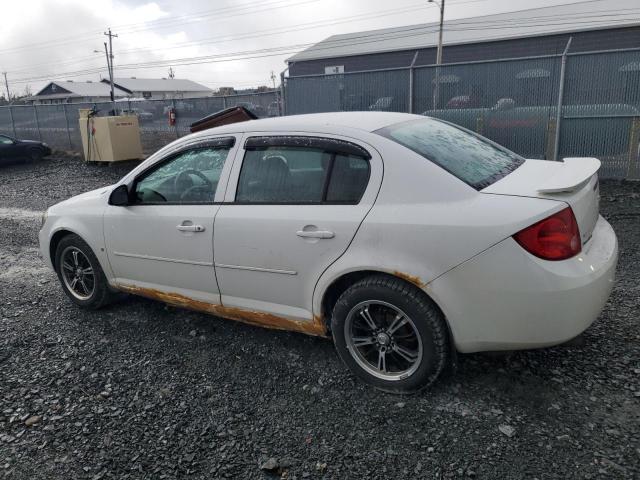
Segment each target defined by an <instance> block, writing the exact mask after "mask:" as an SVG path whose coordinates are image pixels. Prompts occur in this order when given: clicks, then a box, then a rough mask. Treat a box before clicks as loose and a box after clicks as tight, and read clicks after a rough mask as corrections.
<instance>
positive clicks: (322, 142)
mask: <svg viewBox="0 0 640 480" xmlns="http://www.w3.org/2000/svg"><path fill="white" fill-rule="evenodd" d="M269 147H307V148H316V149H319V150H324V151H325V152H327V153H336V154H338V153H342V154H344V155H354V156H357V157H362V158H364V159H365V160H371V154H370V153H369V152H368V151H367V149H365V148H364V147H361V146H360V145H358V144H356V143H352V142H348V141H346V140H338V139H337V138H328V137H315V136H309V137H307V136H304V135H271V136H266V135H265V136H262V135H260V136H253V137H249V138H247V140H245V142H244V150H245V151H248V150H266V149H267V148H269Z"/></svg>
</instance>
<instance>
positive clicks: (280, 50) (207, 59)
mask: <svg viewBox="0 0 640 480" xmlns="http://www.w3.org/2000/svg"><path fill="white" fill-rule="evenodd" d="M627 10H636V9H627ZM585 13H589V14H591V13H599V12H585ZM589 16H590V15H582V17H583V18H588V17H589ZM599 16H602V15H599ZM556 17H557V16H556ZM534 18H541V19H542V18H545V16H541V17H540V16H539V17H531V18H530V19H534ZM572 18H574V21H572V22H568V23H567V22H560V23H551V25H556V26H563V25H571V26H574V25H579V24H581V23H588V24H590V25H593V24H594V23H595V24H597V23H598V22H597V21H588V22H575V18H576V16H573V17H572ZM578 18H580V16H578ZM530 19H527V20H530ZM466 20H471V19H460V20H459V21H457V22H456V21H451V22H449V28H446V29H445V31H462V30H482V29H487V28H490V26H496V25H500V24H498V23H495V22H494V23H492V22H488V23H487V22H485V23H479V22H468V21H466ZM501 21H504V20H501ZM509 21H511V22H513V20H511V19H509ZM620 21H626V20H620ZM602 22H606V23H607V24H610V23H611V20H602ZM474 25H480V26H481V28H473V27H474ZM539 25H550V23H549V22H546V23H543V24H534V23H520V24H518V23H512V25H507V26H504V25H501V28H522V27H532V26H539ZM452 26H464V28H461V29H455V28H451V27H452ZM412 30H414V31H415V30H421V31H419V32H418V33H416V34H411V35H400V36H398V35H394V34H397V33H405V32H409V31H412ZM431 32H432V30H428V29H425V28H424V25H420V26H414V27H409V28H402V29H394V30H393V31H392V32H379V31H374V32H370V33H363V34H362V35H357V36H353V35H351V36H348V37H346V38H338V39H335V40H333V41H324V42H321V43H320V44H319V45H322V47H317V48H314V51H318V50H328V49H333V48H340V47H342V46H344V45H340V43H346V44H348V45H357V44H359V43H371V41H367V42H358V43H354V42H353V40H355V39H358V38H367V37H376V38H375V39H374V40H373V41H374V42H375V41H381V40H389V39H394V38H405V37H412V36H414V37H417V36H420V35H424V34H425V33H431ZM331 44H336V45H335V46H332V45H331ZM310 45H313V44H297V45H287V46H281V47H274V48H270V49H261V50H249V51H243V52H231V53H221V54H217V55H207V56H199V57H183V58H178V59H171V60H160V61H154V62H146V63H130V64H124V65H122V67H123V69H125V70H131V69H136V68H140V69H144V68H154V67H160V66H168V65H169V64H182V65H194V64H201V63H217V62H222V61H225V62H229V61H238V60H244V59H250V58H264V57H269V56H280V55H285V54H289V53H295V49H300V48H304V47H307V46H310ZM291 50H293V51H291ZM247 55H250V56H247ZM234 57H237V58H234ZM99 71H102V69H100V68H98V69H95V68H93V69H84V70H78V71H73V72H64V73H61V74H56V75H51V74H49V75H46V76H37V77H30V78H20V79H17V80H16V83H26V82H29V81H36V80H41V79H47V78H51V79H53V78H59V77H61V76H74V75H86V74H90V73H97V72H99Z"/></svg>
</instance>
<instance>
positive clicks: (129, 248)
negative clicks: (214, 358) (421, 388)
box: [104, 137, 235, 304]
mask: <svg viewBox="0 0 640 480" xmlns="http://www.w3.org/2000/svg"><path fill="white" fill-rule="evenodd" d="M234 144H235V138H234V137H225V138H217V139H209V140H207V141H206V142H202V143H199V144H195V145H189V146H188V147H185V148H183V149H181V150H178V151H175V152H173V153H171V154H169V155H168V157H166V158H164V159H162V160H160V161H159V162H156V163H154V164H153V165H152V166H151V167H150V168H148V169H146V170H145V171H143V172H142V173H141V174H139V175H138V176H136V178H135V180H134V181H133V183H132V185H131V187H130V191H131V196H132V198H131V205H129V206H125V207H120V206H112V205H110V206H108V207H107V209H106V211H105V215H104V232H105V243H106V246H107V249H108V258H109V263H110V266H111V269H112V271H113V273H114V276H115V281H116V283H117V284H118V285H120V286H122V287H127V288H126V289H127V290H130V291H135V292H136V293H141V294H145V293H146V294H148V295H151V296H154V297H157V296H158V292H165V293H166V292H168V293H171V294H177V295H181V296H183V297H189V298H190V299H195V300H201V301H204V302H209V303H215V304H219V303H220V296H219V290H218V285H217V282H216V278H215V269H214V267H213V231H214V229H213V225H214V218H215V216H216V213H217V211H218V209H219V208H220V207H219V204H218V203H217V202H216V199H217V200H218V201H219V200H222V198H223V195H224V187H225V186H226V178H228V169H229V168H230V163H231V162H227V159H229V158H231V159H232V158H233V155H234V153H235V148H234ZM225 166H226V170H225Z"/></svg>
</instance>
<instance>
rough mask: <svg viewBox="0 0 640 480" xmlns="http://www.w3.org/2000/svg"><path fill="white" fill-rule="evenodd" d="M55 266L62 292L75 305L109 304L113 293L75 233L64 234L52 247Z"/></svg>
mask: <svg viewBox="0 0 640 480" xmlns="http://www.w3.org/2000/svg"><path fill="white" fill-rule="evenodd" d="M55 267H56V273H57V274H58V278H59V279H60V283H61V284H62V289H63V290H64V293H66V295H67V296H68V297H69V298H70V299H71V301H73V302H74V303H75V304H76V305H79V306H80V307H83V308H88V309H97V308H100V307H102V306H103V305H106V304H107V303H109V302H110V301H111V300H112V298H113V293H112V292H111V291H110V290H109V286H108V283H107V279H106V277H105V275H104V272H103V271H102V268H101V267H100V263H99V262H98V259H97V258H96V256H95V254H94V253H93V251H92V250H91V248H90V247H89V245H87V243H86V242H85V241H84V240H82V239H81V238H80V237H79V236H77V235H67V236H66V237H64V238H63V239H62V240H60V243H58V246H57V248H56V255H55Z"/></svg>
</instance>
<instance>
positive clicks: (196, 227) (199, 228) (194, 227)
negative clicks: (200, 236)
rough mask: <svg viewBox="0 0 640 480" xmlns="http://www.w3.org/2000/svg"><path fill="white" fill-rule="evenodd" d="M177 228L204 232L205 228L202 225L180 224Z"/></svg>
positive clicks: (183, 230) (184, 230)
mask: <svg viewBox="0 0 640 480" xmlns="http://www.w3.org/2000/svg"><path fill="white" fill-rule="evenodd" d="M176 228H177V229H178V230H180V231H181V232H204V230H205V228H204V227H203V226H202V225H178V226H177V227H176Z"/></svg>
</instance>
